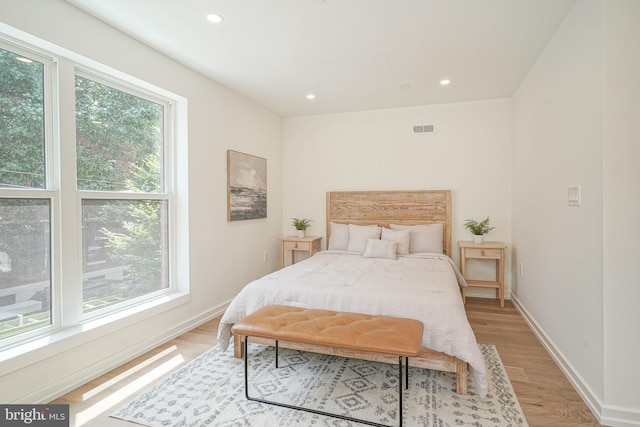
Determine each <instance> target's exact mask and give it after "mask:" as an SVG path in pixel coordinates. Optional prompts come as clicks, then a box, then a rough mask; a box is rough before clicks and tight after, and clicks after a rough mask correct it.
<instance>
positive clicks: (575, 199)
mask: <svg viewBox="0 0 640 427" xmlns="http://www.w3.org/2000/svg"><path fill="white" fill-rule="evenodd" d="M569 206H580V186H579V185H571V186H569Z"/></svg>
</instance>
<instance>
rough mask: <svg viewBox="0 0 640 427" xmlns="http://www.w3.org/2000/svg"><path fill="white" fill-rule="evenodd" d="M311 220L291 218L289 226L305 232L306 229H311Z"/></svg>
mask: <svg viewBox="0 0 640 427" xmlns="http://www.w3.org/2000/svg"><path fill="white" fill-rule="evenodd" d="M311 221H312V220H311V219H308V218H292V219H291V225H293V226H294V227H295V228H296V230H302V231H304V230H306V229H307V228H309V227H311Z"/></svg>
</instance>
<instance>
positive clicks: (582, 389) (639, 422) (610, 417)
mask: <svg viewBox="0 0 640 427" xmlns="http://www.w3.org/2000/svg"><path fill="white" fill-rule="evenodd" d="M510 297H511V298H510V299H511V302H512V303H513V305H514V306H515V307H516V309H517V310H518V312H520V314H521V315H522V317H523V318H524V320H525V322H527V324H528V325H529V327H530V328H531V330H532V331H533V333H534V334H535V335H536V336H537V337H538V339H539V340H540V342H541V343H542V345H543V346H544V348H545V349H546V350H547V351H548V352H549V354H550V355H551V357H552V358H553V360H554V361H555V362H556V363H557V364H558V366H559V367H560V370H562V372H563V373H564V374H565V376H566V377H567V378H568V379H569V382H570V383H571V385H573V387H574V388H575V389H576V391H577V392H578V394H579V395H580V397H581V398H582V400H584V402H585V404H586V405H587V407H588V408H589V409H590V410H591V412H593V414H594V415H595V417H596V418H597V419H598V421H599V422H600V424H602V425H605V426H612V427H638V426H640V413H638V411H633V410H626V409H625V408H613V407H611V406H608V405H605V404H604V403H603V402H602V401H601V400H600V399H599V398H598V397H597V396H596V395H595V393H593V390H592V389H591V387H589V385H588V384H587V383H586V382H585V381H584V380H583V378H582V377H581V376H580V375H579V374H578V373H577V372H576V370H575V369H573V367H572V365H571V363H570V362H569V361H568V360H567V359H566V358H565V357H564V356H563V354H562V352H560V350H558V348H557V347H556V346H555V345H554V344H553V341H551V339H549V337H548V336H547V335H546V334H545V332H544V330H543V329H542V328H541V327H540V326H539V325H538V323H537V322H536V321H535V319H534V318H533V317H532V316H531V315H530V314H529V312H528V311H527V310H526V309H525V307H524V306H523V305H522V303H521V302H520V301H519V300H518V297H517V296H516V295H515V294H513V293H511V295H510Z"/></svg>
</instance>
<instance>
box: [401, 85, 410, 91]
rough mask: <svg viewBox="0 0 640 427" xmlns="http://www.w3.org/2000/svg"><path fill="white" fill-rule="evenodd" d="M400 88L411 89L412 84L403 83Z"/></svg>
mask: <svg viewBox="0 0 640 427" xmlns="http://www.w3.org/2000/svg"><path fill="white" fill-rule="evenodd" d="M400 89H404V90H409V89H411V85H410V84H403V85H402V86H400Z"/></svg>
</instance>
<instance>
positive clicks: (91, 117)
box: [75, 75, 169, 313]
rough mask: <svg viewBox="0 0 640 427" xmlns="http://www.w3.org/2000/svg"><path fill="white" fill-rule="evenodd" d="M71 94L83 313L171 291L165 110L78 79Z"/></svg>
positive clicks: (119, 90)
mask: <svg viewBox="0 0 640 427" xmlns="http://www.w3.org/2000/svg"><path fill="white" fill-rule="evenodd" d="M75 89H76V162H77V188H78V190H81V195H82V196H84V197H83V199H82V242H83V246H82V256H83V301H84V308H83V311H84V312H85V313H87V312H90V311H94V310H96V309H99V308H103V307H107V306H110V305H112V304H116V303H119V302H122V301H126V300H129V299H133V298H136V297H139V296H142V295H146V294H149V293H152V292H155V291H158V290H161V289H165V288H167V287H169V281H168V277H169V274H168V242H167V236H168V235H169V229H168V226H169V223H168V205H169V199H168V195H167V194H166V192H165V188H164V186H165V180H164V179H163V177H164V164H165V159H164V155H163V153H164V149H163V148H164V134H165V129H164V123H165V118H164V114H165V106H164V105H162V104H161V103H160V102H154V101H152V100H148V99H145V98H143V97H141V96H137V95H134V94H132V93H129V92H127V91H124V90H121V89H118V88H115V87H112V86H109V85H107V84H103V83H100V82H97V81H95V79H93V78H88V77H84V76H82V75H78V76H76V77H75ZM91 192H100V193H99V194H98V195H97V196H94V197H98V199H94V198H90V197H91V196H92V193H91ZM123 192H126V193H123ZM123 194H127V196H128V197H127V198H126V199H123ZM132 195H133V196H132ZM161 195H164V196H163V197H162V198H159V196H161Z"/></svg>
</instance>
